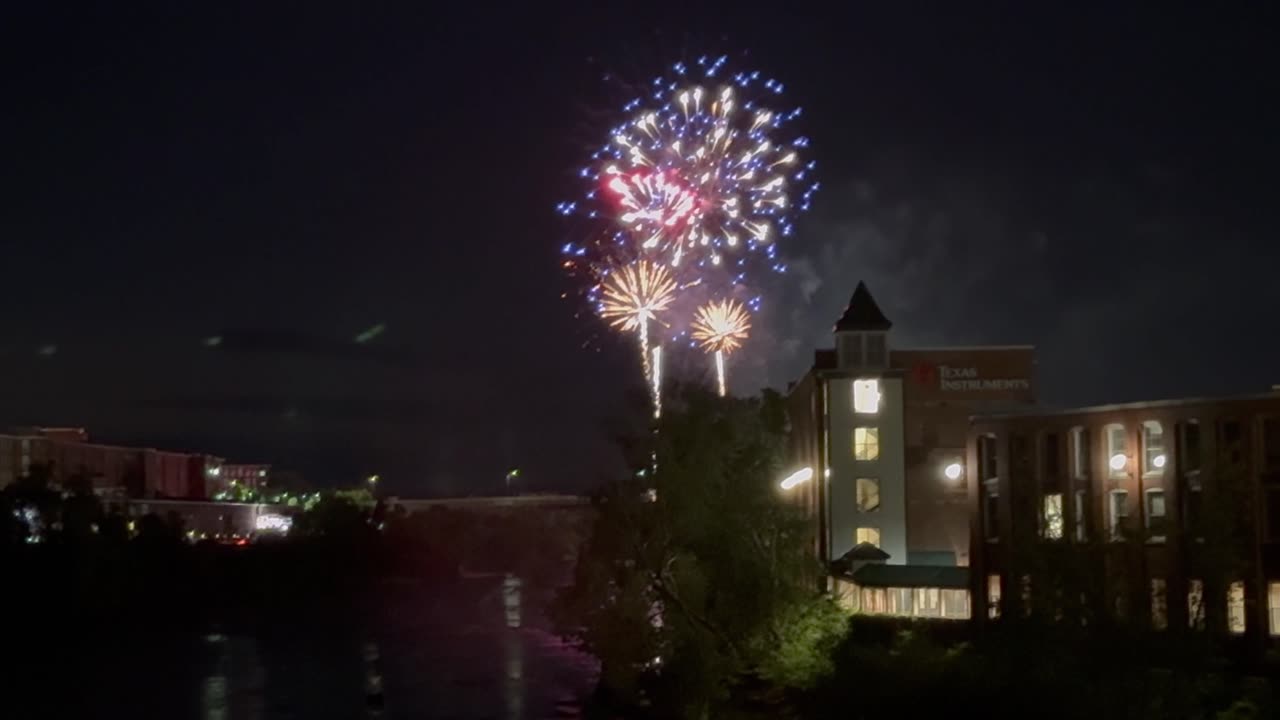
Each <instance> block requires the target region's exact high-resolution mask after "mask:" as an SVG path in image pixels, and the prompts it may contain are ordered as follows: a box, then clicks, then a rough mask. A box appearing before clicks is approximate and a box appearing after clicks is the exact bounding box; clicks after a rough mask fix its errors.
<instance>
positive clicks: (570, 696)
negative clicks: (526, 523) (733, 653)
mask: <svg viewBox="0 0 1280 720" xmlns="http://www.w3.org/2000/svg"><path fill="white" fill-rule="evenodd" d="M522 595H523V597H522ZM378 614H379V615H380V616H381V617H379V618H376V619H374V621H372V622H369V623H368V624H367V626H364V627H361V628H359V629H354V628H342V627H340V626H339V625H338V624H337V623H335V626H334V627H333V628H332V629H331V630H330V629H328V628H325V629H320V628H315V627H311V628H308V629H296V628H280V629H279V630H278V631H277V632H272V633H268V634H266V635H261V636H259V637H253V636H248V635H242V634H235V633H227V634H208V635H204V636H197V637H195V638H192V641H191V642H189V643H186V644H185V645H184V644H173V643H171V644H166V645H164V646H162V647H159V646H158V647H154V648H153V647H150V646H147V645H145V644H143V643H139V645H138V646H137V647H134V648H132V649H130V651H129V656H128V659H127V660H126V659H123V658H121V657H119V656H117V657H116V658H115V661H114V662H108V661H105V660H104V659H93V658H85V662H86V666H92V667H95V668H97V671H96V672H95V673H92V674H90V675H91V676H90V677H87V678H86V680H87V681H88V682H90V684H91V687H90V688H86V689H89V690H92V692H87V693H85V694H84V696H87V697H96V700H91V701H89V702H92V703H93V704H92V705H89V706H88V707H84V706H77V705H73V704H72V703H73V702H77V701H73V700H70V699H59V698H54V697H49V698H47V699H46V708H45V709H46V710H49V711H50V713H49V714H50V715H51V716H54V717H97V716H100V715H99V714H98V713H100V712H102V711H103V710H104V709H106V708H109V709H110V710H111V712H110V713H109V716H110V717H129V718H131V720H151V719H152V718H155V719H157V720H158V719H159V718H164V719H165V720H169V719H170V718H187V717H195V718H200V719H201V720H304V719H305V720H312V719H320V718H335V719H337V718H342V719H343V720H349V719H350V718H380V719H385V720H396V719H400V718H405V719H407V718H449V719H450V720H470V719H473V718H474V719H479V718H507V720H524V719H525V718H563V717H572V716H573V715H574V714H575V713H576V710H575V708H576V707H578V706H579V704H580V700H581V698H583V697H584V696H585V695H586V694H587V693H588V692H589V691H590V689H591V687H592V684H593V682H594V680H595V676H596V672H597V667H596V663H595V662H594V661H593V660H592V659H591V658H589V657H586V656H584V655H582V654H581V653H579V652H577V651H576V650H574V649H573V648H572V647H569V646H568V645H567V644H566V643H565V642H564V641H562V640H561V639H560V638H558V637H557V636H555V635H554V634H552V633H551V632H550V631H549V628H548V624H547V621H546V618H545V615H544V613H543V612H542V611H541V609H540V608H531V607H529V602H528V593H527V592H525V588H524V587H523V586H522V584H521V582H520V578H517V577H514V576H506V577H503V576H500V575H499V576H495V577H492V578H484V579H479V580H472V581H468V582H467V583H464V585H463V586H459V587H458V588H454V589H453V590H451V591H450V592H449V593H442V592H441V591H439V590H432V589H426V588H424V589H422V590H421V591H414V592H410V593H401V594H400V595H399V596H397V597H395V598H393V599H389V600H388V601H387V604H386V606H385V607H383V608H381V609H380V611H379V613H378ZM59 703H64V704H59ZM76 711H78V712H76ZM86 713H87V714H86Z"/></svg>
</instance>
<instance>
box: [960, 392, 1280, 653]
mask: <svg viewBox="0 0 1280 720" xmlns="http://www.w3.org/2000/svg"><path fill="white" fill-rule="evenodd" d="M967 468H968V471H967V475H968V479H967V484H968V488H969V497H970V498H971V504H970V511H971V517H972V523H971V525H972V533H973V535H972V544H973V548H974V552H973V556H972V557H973V562H972V571H973V572H972V581H971V582H972V586H973V593H974V616H975V618H978V619H980V620H982V621H986V620H989V619H990V620H993V619H995V618H999V617H1005V616H1008V615H1009V614H1011V613H1018V614H1025V613H1037V612H1044V613H1051V614H1052V615H1053V616H1055V617H1056V616H1067V617H1069V618H1070V619H1071V621H1073V622H1081V621H1083V622H1090V621H1091V620H1092V621H1098V620H1102V619H1116V620H1123V621H1128V622H1130V623H1136V624H1139V625H1145V626H1146V627H1148V628H1150V629H1152V630H1154V631H1160V632H1164V631H1178V632H1182V631H1187V630H1205V629H1207V630H1209V631H1211V632H1217V633H1221V634H1224V635H1244V636H1253V637H1254V638H1261V637H1264V636H1270V637H1272V638H1276V637H1280V392H1277V391H1275V390H1273V391H1272V392H1270V393H1265V394H1261V395H1254V396H1246V397H1232V398H1200V399H1190V400H1165V401H1156V402H1139V403H1126V404H1120V405H1106V406H1099V407H1087V408H1076V409H1068V410H1060V411H1053V412H1048V411H1035V412H1031V411H1026V412H1020V413H1006V414H999V415H986V416H980V417H977V418H974V420H973V424H972V427H971V428H970V431H969V437H968V459H967ZM1080 568H1085V569H1086V571H1085V572H1083V573H1081V572H1079V570H1080ZM1068 570H1072V572H1068ZM1076 599H1078V601H1077V600H1076ZM1075 615H1079V616H1080V617H1079V619H1077V618H1075V617H1073V616H1075Z"/></svg>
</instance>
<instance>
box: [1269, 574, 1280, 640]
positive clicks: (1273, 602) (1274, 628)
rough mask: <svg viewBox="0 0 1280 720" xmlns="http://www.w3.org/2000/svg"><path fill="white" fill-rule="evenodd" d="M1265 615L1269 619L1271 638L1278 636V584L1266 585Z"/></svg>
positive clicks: (1279, 611)
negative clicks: (1266, 614) (1268, 616)
mask: <svg viewBox="0 0 1280 720" xmlns="http://www.w3.org/2000/svg"><path fill="white" fill-rule="evenodd" d="M1267 613H1268V614H1269V615H1270V617H1271V636H1272V637H1275V636H1277V635H1280V582H1273V583H1268V584H1267Z"/></svg>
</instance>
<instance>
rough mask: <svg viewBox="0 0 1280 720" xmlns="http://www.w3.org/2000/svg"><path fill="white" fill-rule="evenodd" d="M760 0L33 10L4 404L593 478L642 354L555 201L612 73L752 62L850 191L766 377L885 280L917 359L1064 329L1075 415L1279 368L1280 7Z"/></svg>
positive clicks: (11, 236)
mask: <svg viewBox="0 0 1280 720" xmlns="http://www.w3.org/2000/svg"><path fill="white" fill-rule="evenodd" d="M732 7H736V6H732ZM728 8H729V6H725V7H715V6H708V7H706V8H704V9H702V10H698V11H683V12H674V11H673V12H671V13H670V14H669V15H668V16H663V15H661V14H657V13H655V14H651V15H642V16H638V15H635V14H632V13H631V12H628V10H627V9H621V8H616V9H615V8H597V7H584V8H573V7H571V6H568V5H564V6H560V5H557V6H546V7H539V8H537V9H534V8H527V7H519V8H512V9H508V10H506V11H505V12H504V11H503V10H502V9H501V8H498V9H494V8H488V7H465V8H462V7H451V8H450V9H449V10H448V11H443V12H442V11H435V12H433V11H432V10H431V9H429V8H418V9H415V10H404V11H401V10H391V9H386V8H377V9H368V8H364V9H355V8H354V7H353V8H346V9H338V8H337V6H333V5H328V6H326V7H323V8H322V7H316V6H308V8H307V10H306V12H292V11H289V10H284V9H279V8H258V7H253V6H248V5H246V6H244V7H242V8H229V9H228V8H219V9H218V10H216V11H208V10H199V11H197V10H190V9H185V8H184V9H181V10H179V9H175V8H165V7H159V8H156V9H140V8H128V9H117V8H97V9H94V10H85V9H72V8H65V7H43V6H33V7H30V8H26V9H24V10H21V11H18V10H10V11H8V12H7V13H6V16H7V17H6V22H4V23H3V27H4V28H5V30H4V31H3V32H4V35H5V37H4V39H5V43H4V45H5V48H6V50H5V52H6V53H7V54H8V58H7V59H8V61H9V63H8V65H9V67H11V68H14V69H15V70H14V71H13V72H11V73H10V75H9V76H8V77H7V78H6V81H5V84H6V90H7V93H6V95H7V99H8V100H9V102H8V105H9V107H10V108H11V112H9V113H6V114H5V116H4V117H3V118H0V129H2V130H3V131H4V136H5V138H6V143H5V144H6V148H5V149H6V151H7V152H6V153H5V155H6V158H7V159H8V162H7V163H6V166H7V172H6V180H7V182H6V183H5V185H6V187H7V188H8V190H9V193H8V195H9V203H8V205H7V207H8V209H9V211H8V212H7V213H5V215H4V217H3V221H2V222H0V235H2V236H3V237H5V238H6V239H8V241H9V242H7V243H5V244H4V247H3V257H4V258H5V263H4V267H5V268H7V269H9V271H10V272H9V273H7V275H6V282H3V283H0V302H2V303H3V304H4V306H5V307H8V308H10V309H11V310H12V311H13V312H11V317H10V322H9V325H8V328H7V332H6V333H5V334H4V335H3V337H0V372H3V373H4V376H5V378H6V379H7V382H6V387H7V388H8V391H7V392H6V393H5V396H4V397H3V398H0V427H3V426H8V425H21V424H53V425H78V426H85V427H87V428H88V430H89V431H90V434H91V437H93V438H97V439H101V440H102V441H104V442H120V443H126V442H127V443H138V444H143V445H148V446H159V447H172V448H173V449H184V450H191V451H205V452H210V453H214V454H218V455H224V456H227V457H228V458H229V459H231V460H232V461H244V462H270V463H273V464H275V465H277V466H279V467H285V468H297V469H300V470H302V471H303V472H304V473H305V474H306V475H307V476H308V477H309V478H311V479H313V480H315V481H317V482H319V483H321V484H325V485H331V484H336V483H341V482H351V481H352V480H354V479H356V478H358V477H360V476H363V475H364V474H366V473H372V472H377V473H379V474H380V475H382V476H383V477H384V478H386V479H387V485H386V487H387V488H388V491H389V492H396V493H399V494H402V495H424V496H425V495H442V494H467V493H470V492H477V493H479V492H484V491H486V490H492V489H497V488H499V487H501V485H502V476H503V473H504V472H505V470H506V469H507V468H510V467H517V466H518V467H521V468H522V469H523V470H524V475H525V476H526V477H528V478H529V483H530V484H531V487H532V488H537V489H563V490H581V489H585V488H587V487H590V486H592V485H594V484H595V483H596V482H597V481H598V480H599V479H600V478H602V477H604V476H606V475H607V474H608V473H609V472H611V471H613V470H614V469H615V468H616V467H617V466H618V464H619V463H618V460H617V458H616V453H615V451H614V450H613V448H612V446H611V439H610V434H611V432H612V431H613V429H614V427H615V425H616V424H617V423H619V422H621V421H622V420H623V419H624V418H625V417H626V416H627V413H628V410H627V408H628V402H629V401H628V400H627V393H628V392H629V391H630V388H632V387H634V386H635V385H636V384H637V383H638V380H639V378H638V370H637V369H636V368H635V367H634V366H635V364H636V362H635V360H634V359H633V357H632V354H633V353H632V350H631V349H630V347H629V346H627V344H626V340H625V339H624V338H620V337H617V336H613V335H610V334H608V333H604V332H600V326H599V324H598V322H597V321H596V320H594V319H591V318H583V319H575V317H574V313H575V310H576V308H575V307H573V306H572V305H571V304H569V303H566V302H565V301H563V300H561V299H560V294H561V293H562V292H563V291H564V290H565V286H566V279H565V278H564V277H563V276H562V275H561V274H560V272H559V271H558V264H557V260H558V250H559V248H560V246H561V245H562V244H563V243H564V241H565V240H566V237H567V235H568V234H569V233H570V232H571V229H570V228H569V227H568V226H567V225H566V224H564V223H563V222H562V221H561V218H559V217H558V216H557V215H556V214H555V213H554V212H553V206H554V204H555V203H556V202H559V201H562V200H566V199H572V198H573V197H574V194H575V192H576V191H577V188H578V185H577V184H576V183H575V182H574V180H573V177H572V175H573V172H574V170H575V169H576V168H577V167H579V166H580V165H581V163H582V161H583V159H584V157H585V156H586V154H587V153H588V152H589V149H588V148H589V147H590V145H591V144H595V143H597V142H598V139H599V138H598V128H596V127H595V126H594V125H593V123H596V121H597V120H598V119H599V118H600V117H604V118H614V117H616V116H617V115H618V108H614V107H610V106H607V105H604V104H603V102H604V101H603V100H601V99H600V98H602V97H603V96H604V95H605V94H606V93H605V92H604V90H603V85H602V83H603V81H602V79H601V76H602V75H604V74H606V73H609V74H620V75H624V76H630V75H633V74H634V75H637V76H639V77H641V78H643V77H648V76H651V75H653V74H656V73H659V72H661V71H662V69H663V65H666V64H669V63H671V62H674V61H676V60H678V59H686V60H687V59H689V58H690V57H696V56H698V55H701V54H704V53H712V54H717V53H720V52H728V53H731V54H734V55H735V56H739V55H740V54H741V53H743V52H745V53H748V55H747V58H748V59H747V61H746V62H747V64H749V65H750V66H752V67H758V68H761V69H763V70H765V71H766V72H769V73H771V74H774V75H776V76H777V77H778V78H780V79H782V80H783V81H784V82H785V83H786V85H787V88H788V90H787V96H788V99H789V100H790V101H791V102H793V103H794V104H796V105H800V106H803V107H804V110H805V114H804V125H805V134H807V135H808V136H810V137H811V138H812V140H813V145H812V148H811V150H810V152H811V157H812V158H813V159H815V160H817V162H818V172H819V177H820V179H821V181H822V184H823V189H822V190H821V191H820V192H819V193H818V194H817V195H816V197H815V201H814V209H813V211H812V212H811V213H809V214H808V215H806V216H803V217H802V218H801V219H800V220H799V222H798V223H797V225H796V236H795V237H793V238H788V239H787V240H786V242H785V243H783V244H781V245H780V246H779V251H780V253H781V255H782V257H783V258H784V260H785V261H786V262H787V263H788V265H789V266H790V271H789V272H788V273H787V274H785V275H781V276H774V277H770V278H768V279H767V281H766V283H765V286H764V288H763V290H764V295H765V306H764V308H763V310H762V312H761V315H760V316H759V318H758V319H759V322H758V323H757V328H756V331H755V334H754V335H753V338H752V340H751V341H750V343H751V344H750V345H749V346H748V348H747V349H746V350H745V351H744V352H743V353H742V354H741V356H740V357H737V356H735V365H734V369H733V373H732V375H731V383H732V386H733V387H734V389H735V390H737V391H738V392H740V393H746V392H751V391H754V390H755V389H756V388H759V387H761V386H772V387H775V388H779V389H782V388H785V386H786V382H787V381H789V380H794V379H797V378H798V377H799V376H800V375H801V374H802V373H803V372H804V371H805V369H806V368H807V367H808V365H809V363H810V362H811V361H812V357H813V351H814V349H816V348H825V347H829V346H830V344H831V338H830V328H831V325H832V323H834V322H835V320H836V318H838V317H839V315H840V312H841V311H842V309H843V308H844V305H845V303H846V302H847V300H848V298H849V295H850V293H851V292H852V291H853V288H854V286H855V285H856V284H857V282H858V281H859V280H865V281H866V282H867V284H868V285H869V287H870V289H871V292H872V293H873V294H874V295H875V297H876V299H877V301H878V302H879V304H880V306H881V308H882V309H883V310H884V312H885V314H886V315H887V316H888V317H889V319H891V320H892V321H893V322H894V334H893V336H892V338H893V340H892V341H893V343H894V344H895V345H896V346H898V347H910V346H915V345H950V344H958V345H970V344H980V343H994V344H1022V343H1029V344H1034V345H1036V346H1037V350H1038V377H1037V381H1038V392H1039V396H1040V398H1041V400H1042V401H1043V402H1044V403H1045V404H1048V405H1056V406H1062V405H1089V404H1097V403H1102V402H1120V401H1127V400H1140V399H1158V398H1163V397H1180V396H1193V395H1213V394H1227V393H1247V392H1260V391H1263V390H1266V389H1268V388H1270V387H1271V386H1272V385H1273V384H1275V383H1280V372H1277V371H1276V369H1275V368H1276V367H1277V366H1278V365H1280V363H1278V362H1277V361H1278V360H1280V339H1277V337H1276V335H1275V333H1273V332H1270V326H1269V325H1268V323H1267V319H1268V318H1269V316H1270V311H1271V310H1272V308H1274V307H1276V306H1277V304H1278V302H1280V290H1278V289H1277V285H1276V283H1275V281H1274V279H1273V277H1272V275H1273V268H1274V266H1275V264H1276V260H1277V250H1276V249H1275V244H1274V238H1275V237H1276V230H1277V229H1278V227H1280V223H1277V213H1276V210H1275V203H1274V198H1273V195H1274V191H1273V188H1274V187H1275V185H1276V183H1275V180H1274V179H1273V177H1272V175H1273V173H1274V167H1275V166H1276V160H1277V157H1276V155H1277V152H1276V150H1277V148H1276V142H1275V140H1274V139H1273V138H1272V134H1273V132H1274V128H1275V127H1277V126H1278V125H1280V123H1278V122H1277V120H1280V118H1277V116H1276V113H1277V111H1276V109H1275V107H1274V104H1273V103H1271V102H1269V97H1268V96H1269V93H1268V92H1267V90H1268V89H1269V88H1270V86H1271V84H1272V83H1271V82H1270V77H1269V75H1270V68H1271V67H1273V66H1275V65H1276V64H1277V63H1276V61H1277V59H1278V58H1277V57H1276V55H1277V51H1276V50H1275V49H1274V47H1272V46H1271V44H1270V43H1269V42H1268V41H1269V33H1268V31H1269V30H1270V29H1272V28H1274V27H1275V25H1274V22H1272V20H1273V18H1272V17H1270V13H1269V12H1268V9H1265V8H1260V9H1252V8H1251V9H1247V10H1245V9H1233V10H1231V11H1230V12H1228V11H1225V10H1221V9H1189V8H1162V9H1161V10H1160V11H1159V12H1158V13H1152V12H1145V11H1143V10H1141V9H1139V8H1136V7H1135V8H1132V9H1123V8H1121V9H1117V8H1114V7H1109V8H1106V9H1100V10H1098V11H1093V12H1090V11H1088V10H1084V9H1081V8H1073V13H1072V14H1070V15H1060V14H1053V13H1048V12H1045V11H1042V10H1039V9H1034V8H1019V9H1017V10H1005V11H997V10H992V9H975V8H971V7H969V8H963V9H958V8H950V7H948V6H946V5H944V4H939V5H938V7H935V8H933V9H932V10H930V11H928V12H924V11H921V10H916V11H915V12H908V11H906V10H903V9H897V8H885V7H877V8H870V9H856V10H855V9H846V10H841V11H838V12H834V13H828V14H823V13H821V12H819V11H817V10H813V11H807V12H801V11H795V12H794V13H792V14H790V15H787V14H783V13H782V12H781V11H780V10H779V11H776V12H773V13H772V14H770V13H761V14H752V13H746V12H743V11H741V10H730V9H728ZM630 10H635V8H634V7H631V8H630ZM379 327H381V329H380V330H376V331H375V329H376V328H379ZM592 335H599V336H600V337H601V338H602V340H599V341H597V342H595V343H594V344H592V345H590V346H589V347H588V348H587V349H585V350H584V349H583V348H582V345H583V343H584V341H586V340H587V339H589V337H590V336H592ZM683 362H685V363H686V364H687V365H688V366H690V367H692V368H693V369H694V370H697V369H698V367H699V365H698V363H699V362H700V360H699V359H698V358H690V359H686V360H685V361H683Z"/></svg>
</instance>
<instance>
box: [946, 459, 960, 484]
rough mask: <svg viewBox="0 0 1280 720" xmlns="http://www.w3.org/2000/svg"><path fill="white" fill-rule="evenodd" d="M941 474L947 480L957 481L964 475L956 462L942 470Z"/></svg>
mask: <svg viewBox="0 0 1280 720" xmlns="http://www.w3.org/2000/svg"><path fill="white" fill-rule="evenodd" d="M942 474H943V475H945V476H946V477H947V479H948V480H959V479H960V476H961V475H963V474H964V466H963V465H961V464H960V463H958V462H953V463H951V464H950V465H947V466H946V467H945V468H943V469H942Z"/></svg>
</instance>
